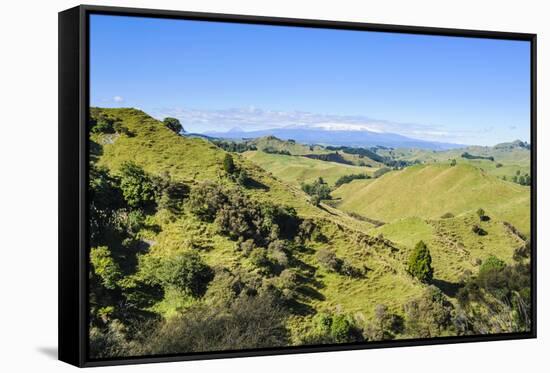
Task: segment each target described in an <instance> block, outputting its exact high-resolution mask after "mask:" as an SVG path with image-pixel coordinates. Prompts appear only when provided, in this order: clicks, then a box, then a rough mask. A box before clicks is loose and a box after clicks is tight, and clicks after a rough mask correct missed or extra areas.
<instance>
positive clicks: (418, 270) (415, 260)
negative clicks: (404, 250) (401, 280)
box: [407, 241, 433, 282]
mask: <svg viewBox="0 0 550 373" xmlns="http://www.w3.org/2000/svg"><path fill="white" fill-rule="evenodd" d="M407 271H408V272H409V273H410V274H411V275H413V276H414V277H416V278H417V279H419V280H420V281H422V282H430V281H431V280H432V278H433V269H432V256H431V255H430V250H429V249H428V247H427V246H426V244H425V243H424V241H419V242H418V243H417V244H416V246H415V248H414V250H413V252H412V253H411V255H410V257H409V262H408V266H407Z"/></svg>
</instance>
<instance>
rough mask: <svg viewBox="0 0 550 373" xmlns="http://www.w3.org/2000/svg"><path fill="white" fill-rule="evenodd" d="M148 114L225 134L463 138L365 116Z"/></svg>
mask: <svg viewBox="0 0 550 373" xmlns="http://www.w3.org/2000/svg"><path fill="white" fill-rule="evenodd" d="M152 115H153V116H155V117H156V118H158V119H163V118H165V117H168V116H171V117H176V118H178V119H179V120H180V121H181V123H182V124H183V126H184V128H185V129H186V130H187V131H190V132H199V133H200V132H225V131H228V130H230V129H233V128H239V129H241V130H243V131H255V130H262V129H271V128H283V127H302V128H303V127H309V128H318V129H324V130H327V131H371V132H377V133H394V134H399V135H403V136H407V137H412V138H416V139H422V140H430V141H443V142H445V141H449V142H459V141H460V139H464V137H465V136H466V134H465V133H462V132H456V131H454V132H451V131H448V130H447V129H445V128H443V127H442V126H435V125H425V124H416V123H398V122H391V121H386V120H377V119H371V118H369V117H366V116H350V115H347V116H346V115H332V114H316V113H309V112H301V111H289V112H285V111H275V110H263V109H259V108H257V107H254V106H249V107H246V108H235V109H224V110H195V109H187V108H157V109H153V110H152Z"/></svg>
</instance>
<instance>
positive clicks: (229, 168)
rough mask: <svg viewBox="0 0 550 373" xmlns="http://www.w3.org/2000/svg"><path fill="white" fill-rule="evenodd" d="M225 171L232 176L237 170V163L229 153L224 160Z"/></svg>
mask: <svg viewBox="0 0 550 373" xmlns="http://www.w3.org/2000/svg"><path fill="white" fill-rule="evenodd" d="M223 169H224V170H225V172H226V173H228V174H229V175H232V174H233V173H234V172H235V170H236V168H235V162H234V161H233V156H232V155H231V154H229V153H227V154H225V156H224V158H223Z"/></svg>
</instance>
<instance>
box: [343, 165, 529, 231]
mask: <svg viewBox="0 0 550 373" xmlns="http://www.w3.org/2000/svg"><path fill="white" fill-rule="evenodd" d="M333 195H334V197H336V198H340V199H341V202H340V204H339V206H338V207H339V208H341V209H343V210H344V211H350V212H355V213H358V214H361V215H364V216H366V217H369V218H372V219H376V220H381V221H384V222H393V221H396V220H398V219H401V218H405V217H420V218H426V219H437V218H439V217H440V216H441V215H443V214H445V213H447V212H450V213H453V214H454V215H458V214H462V213H465V212H468V211H475V210H477V209H478V208H483V209H485V210H488V211H491V213H492V214H493V216H494V217H496V218H498V219H501V220H505V221H508V222H510V223H512V224H513V225H515V226H516V227H517V228H518V229H520V230H521V231H522V232H524V233H528V232H529V230H530V227H529V216H530V211H529V198H530V188H529V187H525V186H521V185H518V184H515V183H511V182H506V181H502V180H500V179H498V178H496V177H494V176H491V175H488V174H487V173H486V172H484V171H483V170H480V169H478V168H476V167H474V166H472V165H468V164H457V165H456V166H454V167H453V166H449V165H446V164H431V165H415V166H411V167H407V168H406V169H403V170H400V171H393V172H390V173H387V174H385V175H383V176H382V177H380V178H378V179H375V180H367V181H364V180H354V181H353V182H351V183H349V184H345V185H343V186H342V187H340V188H338V189H337V190H336V191H334V192H333Z"/></svg>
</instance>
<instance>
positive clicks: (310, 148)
mask: <svg viewBox="0 0 550 373" xmlns="http://www.w3.org/2000/svg"><path fill="white" fill-rule="evenodd" d="M250 143H251V144H254V145H256V147H257V148H258V150H263V149H267V148H270V149H276V150H278V151H287V152H289V153H290V154H292V155H306V154H329V153H334V151H333V150H328V149H326V148H325V147H324V146H322V145H305V144H300V143H297V142H293V141H288V140H287V141H285V140H281V139H278V138H276V137H274V136H265V137H260V138H257V139H254V140H250ZM338 153H339V154H340V156H341V157H342V158H344V159H345V160H346V161H348V162H351V164H354V165H356V166H361V167H365V166H366V167H369V168H368V170H369V172H374V171H376V169H378V168H381V167H384V165H383V164H382V163H380V162H377V161H375V160H372V159H370V158H368V157H364V156H359V155H357V154H348V153H344V152H342V151H339V152H338Z"/></svg>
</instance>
